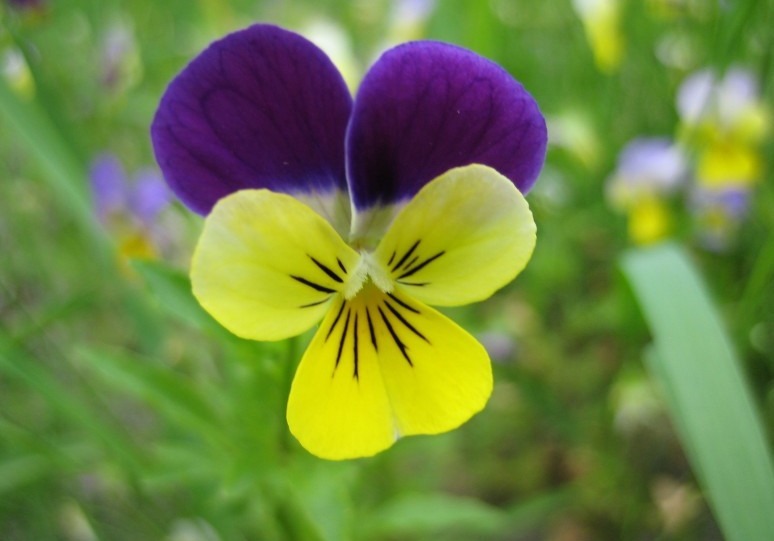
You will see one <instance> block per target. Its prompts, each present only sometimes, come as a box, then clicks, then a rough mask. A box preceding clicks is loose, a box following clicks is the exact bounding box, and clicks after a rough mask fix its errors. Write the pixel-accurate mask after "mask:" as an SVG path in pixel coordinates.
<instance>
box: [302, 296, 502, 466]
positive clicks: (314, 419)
mask: <svg viewBox="0 0 774 541" xmlns="http://www.w3.org/2000/svg"><path fill="white" fill-rule="evenodd" d="M491 391H492V372H491V364H490V362H489V357H488V356H487V353H486V351H485V350H484V348H483V347H482V346H481V345H480V344H479V343H478V342H476V340H475V339H474V338H473V337H472V336H470V335H469V334H468V333H466V332H465V331H464V330H462V329H461V328H460V327H458V326H457V325H455V324H454V323H453V322H452V321H450V320H449V319H447V318H446V317H445V316H443V315H441V314H439V313H438V312H436V311H435V310H433V309H431V308H429V307H427V306H425V305H423V304H421V303H419V302H416V301H414V300H412V299H410V298H408V297H407V296H404V295H402V294H398V293H393V294H389V295H388V294H385V293H383V292H382V291H380V290H379V289H377V288H376V287H375V286H374V285H373V284H367V285H366V286H365V287H364V289H363V290H362V291H361V292H360V294H358V295H357V296H356V297H355V298H354V299H352V300H350V301H345V300H344V299H343V298H342V297H337V300H336V301H335V302H334V304H333V305H332V306H331V311H330V312H329V314H328V315H327V316H326V318H325V320H324V321H323V323H322V325H321V326H320V328H319V330H318V331H317V333H316V335H315V337H314V339H313V340H312V343H311V344H310V345H309V348H308V350H307V351H306V353H305V354H304V357H303V359H302V360H301V364H300V365H299V367H298V371H297V372H296V377H295V379H294V380H293V385H292V388H291V391H290V399H289V401H288V412H287V417H288V425H289V427H290V430H291V432H292V433H293V434H294V435H295V436H296V438H297V439H298V440H299V442H300V443H301V444H302V445H303V446H304V447H305V448H306V449H307V450H308V451H309V452H311V453H313V454H315V455H317V456H320V457H323V458H328V459H346V458H356V457H363V456H371V455H373V454H375V453H378V452H379V451H382V450H384V449H386V448H387V447H389V446H390V445H392V443H393V442H394V441H395V440H396V439H397V438H398V437H400V436H403V435H412V434H437V433H440V432H445V431H448V430H451V429H453V428H456V427H458V426H459V425H461V424H462V423H464V422H465V421H467V420H468V419H469V418H470V417H472V416H473V415H474V414H475V413H477V412H478V411H480V410H481V409H483V407H484V406H485V405H486V402H487V400H488V398H489V395H490V394H491Z"/></svg>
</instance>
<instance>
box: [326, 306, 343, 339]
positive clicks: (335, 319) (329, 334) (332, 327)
mask: <svg viewBox="0 0 774 541" xmlns="http://www.w3.org/2000/svg"><path fill="white" fill-rule="evenodd" d="M346 305H347V303H346V302H342V303H341V308H339V313H338V314H336V317H335V318H334V319H333V324H331V328H330V329H328V334H326V335H325V341H326V342H327V341H328V338H330V337H331V334H332V333H333V329H335V328H336V324H337V323H338V322H339V319H341V314H342V313H343V312H344V307H345V306H346Z"/></svg>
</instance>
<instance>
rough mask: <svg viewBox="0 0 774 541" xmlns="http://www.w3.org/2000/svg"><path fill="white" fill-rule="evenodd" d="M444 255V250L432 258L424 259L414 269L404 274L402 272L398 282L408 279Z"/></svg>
mask: <svg viewBox="0 0 774 541" xmlns="http://www.w3.org/2000/svg"><path fill="white" fill-rule="evenodd" d="M445 253H446V250H442V251H440V252H438V253H437V254H435V255H434V256H432V257H428V258H427V259H425V260H424V261H423V262H422V263H420V264H419V265H416V266H414V267H411V268H410V269H407V270H406V272H404V273H403V274H401V275H400V276H398V280H402V279H403V278H408V277H409V276H411V275H412V274H414V273H416V272H419V271H420V270H422V269H424V268H425V267H426V266H428V265H429V264H430V263H432V262H433V261H435V260H436V259H438V258H439V257H441V256H442V255H443V254H445Z"/></svg>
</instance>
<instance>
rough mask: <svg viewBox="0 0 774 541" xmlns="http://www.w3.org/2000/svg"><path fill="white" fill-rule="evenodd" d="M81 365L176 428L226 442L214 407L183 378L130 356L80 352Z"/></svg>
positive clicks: (102, 352)
mask: <svg viewBox="0 0 774 541" xmlns="http://www.w3.org/2000/svg"><path fill="white" fill-rule="evenodd" d="M74 359H76V361H77V362H78V364H79V365H80V366H82V367H84V368H86V369H87V370H88V371H89V372H91V373H93V374H95V375H97V376H99V377H100V378H101V379H102V380H103V381H105V382H106V383H108V384H109V385H112V386H113V387H115V388H118V389H121V390H123V391H125V392H127V393H128V394H129V395H130V396H132V397H134V398H136V399H138V400H139V401H140V402H143V403H148V404H151V405H153V406H154V408H155V410H156V411H158V412H159V413H160V414H161V415H162V416H164V418H165V419H166V420H167V421H168V422H171V423H173V424H184V425H186V426H187V427H189V428H190V429H192V430H195V431H196V432H197V433H199V434H201V435H203V436H206V437H208V438H210V439H213V440H214V441H216V442H217V441H222V434H221V432H220V421H219V419H218V416H217V414H216V412H215V411H214V409H213V407H212V405H211V404H210V403H209V402H208V400H207V399H206V398H205V397H204V396H203V394H202V393H201V392H200V391H199V390H198V389H196V388H195V387H194V386H193V384H192V382H191V381H189V380H187V379H186V378H185V376H183V375H182V374H179V373H176V372H174V371H173V370H171V369H169V368H167V367H165V366H163V365H160V364H158V363H154V362H151V361H150V360H148V359H145V358H141V357H138V356H135V355H132V354H130V353H128V352H122V351H114V350H106V349H100V350H96V349H87V348H79V349H78V350H77V352H76V354H75V355H74Z"/></svg>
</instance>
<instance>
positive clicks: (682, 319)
mask: <svg viewBox="0 0 774 541" xmlns="http://www.w3.org/2000/svg"><path fill="white" fill-rule="evenodd" d="M622 267H623V270H624V273H625V275H626V276H627V278H628V280H629V281H630V283H631V285H632V287H633V289H634V293H635V295H636V297H637V299H638V301H639V303H640V305H641V307H642V310H643V313H644V315H645V318H646V320H647V321H648V323H649V325H650V328H651V331H652V333H653V338H654V350H653V354H652V355H650V356H648V367H649V369H650V371H651V374H652V376H653V377H654V378H656V379H657V380H658V381H659V382H660V383H661V385H662V386H663V388H664V389H665V391H666V399H667V403H668V406H669V409H670V412H671V415H672V417H673V418H674V420H675V425H676V427H677V430H678V432H679V433H680V437H681V439H682V441H683V443H684V447H685V449H686V453H687V454H688V457H689V459H690V461H691V464H692V466H693V467H694V470H695V472H696V475H697V477H698V479H699V482H700V483H701V485H702V486H703V488H704V491H705V494H706V497H707V499H708V501H709V503H710V505H711V507H712V509H713V511H714V513H715V515H716V517H717V519H718V522H719V524H720V526H721V528H722V530H723V532H724V534H725V536H726V538H727V539H729V540H730V541H758V540H760V541H767V540H771V539H774V515H772V510H774V467H772V460H771V456H770V454H769V450H768V448H767V444H766V439H765V436H764V431H763V428H762V425H761V421H760V419H759V417H758V413H757V411H756V407H755V404H754V401H753V398H752V396H751V394H750V391H749V389H748V387H747V384H746V382H745V380H744V375H743V373H742V370H741V368H740V364H739V360H738V359H737V356H736V354H735V352H734V351H733V348H732V346H731V343H730V340H729V338H728V336H727V333H726V330H725V329H724V327H723V324H722V323H721V320H720V317H719V316H718V314H717V311H716V310H715V308H714V306H713V304H712V302H711V300H710V298H709V296H708V294H707V292H706V290H705V288H704V286H703V284H702V283H701V280H700V278H699V275H698V273H697V272H696V270H695V269H694V268H693V266H692V265H691V263H690V261H689V259H688V258H687V257H686V255H685V254H684V253H683V252H682V251H681V250H680V249H679V248H677V247H675V246H673V245H662V246H658V247H655V248H651V249H646V250H638V251H633V252H630V253H628V254H626V256H625V257H624V258H623V261H622Z"/></svg>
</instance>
